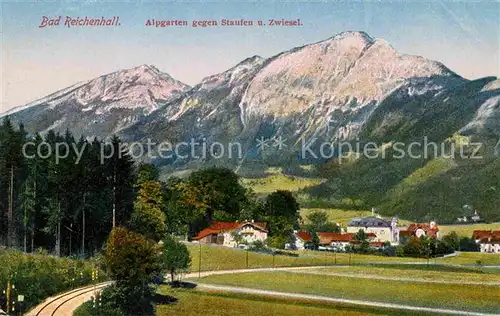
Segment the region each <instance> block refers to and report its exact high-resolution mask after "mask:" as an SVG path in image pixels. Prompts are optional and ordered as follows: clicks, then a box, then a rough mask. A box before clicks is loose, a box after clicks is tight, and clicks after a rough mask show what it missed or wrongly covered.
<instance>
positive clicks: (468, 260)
mask: <svg viewBox="0 0 500 316" xmlns="http://www.w3.org/2000/svg"><path fill="white" fill-rule="evenodd" d="M436 262H438V263H446V264H465V265H471V264H480V265H500V255H499V254H497V253H481V252H460V253H459V254H458V255H457V256H455V257H447V258H438V259H436Z"/></svg>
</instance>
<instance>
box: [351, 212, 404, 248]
mask: <svg viewBox="0 0 500 316" xmlns="http://www.w3.org/2000/svg"><path fill="white" fill-rule="evenodd" d="M360 230H363V231H364V232H365V233H367V234H370V233H372V234H375V235H376V236H377V237H376V238H375V240H374V241H375V242H390V243H391V244H397V243H399V229H398V219H397V218H396V217H395V218H392V219H386V218H381V217H379V216H368V217H363V218H355V219H352V220H351V222H350V223H349V225H347V233H351V234H356V233H357V232H359V231H360Z"/></svg>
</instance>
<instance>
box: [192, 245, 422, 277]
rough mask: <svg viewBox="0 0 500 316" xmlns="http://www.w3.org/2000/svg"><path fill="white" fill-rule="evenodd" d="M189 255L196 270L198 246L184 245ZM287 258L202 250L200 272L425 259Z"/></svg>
mask: <svg viewBox="0 0 500 316" xmlns="http://www.w3.org/2000/svg"><path fill="white" fill-rule="evenodd" d="M187 247H188V249H189V252H190V254H191V271H198V270H199V266H200V265H199V262H200V246H199V245H197V244H187ZM288 253H290V254H295V255H297V256H286V255H276V256H274V259H273V256H272V255H270V254H263V253H257V252H251V251H249V252H248V266H247V251H245V250H241V249H234V248H228V247H222V246H207V245H202V246H201V271H213V270H234V269H246V268H266V267H267V268H270V267H273V261H274V266H276V267H290V266H315V265H318V266H320V265H333V264H335V263H336V264H339V265H341V264H343V265H348V264H349V262H350V263H351V264H359V263H368V262H423V261H425V260H424V259H416V258H399V257H383V256H374V255H361V254H352V255H349V254H346V253H338V254H334V253H330V252H320V251H294V252H292V251H290V252H288Z"/></svg>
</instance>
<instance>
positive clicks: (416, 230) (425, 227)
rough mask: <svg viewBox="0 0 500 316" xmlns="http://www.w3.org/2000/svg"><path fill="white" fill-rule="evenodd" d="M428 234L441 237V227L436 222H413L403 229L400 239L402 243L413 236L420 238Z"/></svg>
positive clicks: (431, 236)
mask: <svg viewBox="0 0 500 316" xmlns="http://www.w3.org/2000/svg"><path fill="white" fill-rule="evenodd" d="M422 236H426V237H429V238H439V227H438V225H437V224H436V222H430V223H428V224H427V223H413V224H410V226H408V227H407V228H406V229H401V231H400V232H399V239H400V242H401V243H404V242H405V241H407V240H409V239H410V238H411V237H417V238H420V237H422Z"/></svg>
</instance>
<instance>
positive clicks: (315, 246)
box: [311, 231, 320, 250]
mask: <svg viewBox="0 0 500 316" xmlns="http://www.w3.org/2000/svg"><path fill="white" fill-rule="evenodd" d="M319 242H320V241H319V237H318V234H317V233H316V232H315V231H313V232H312V242H311V247H312V249H313V250H318V248H319Z"/></svg>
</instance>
